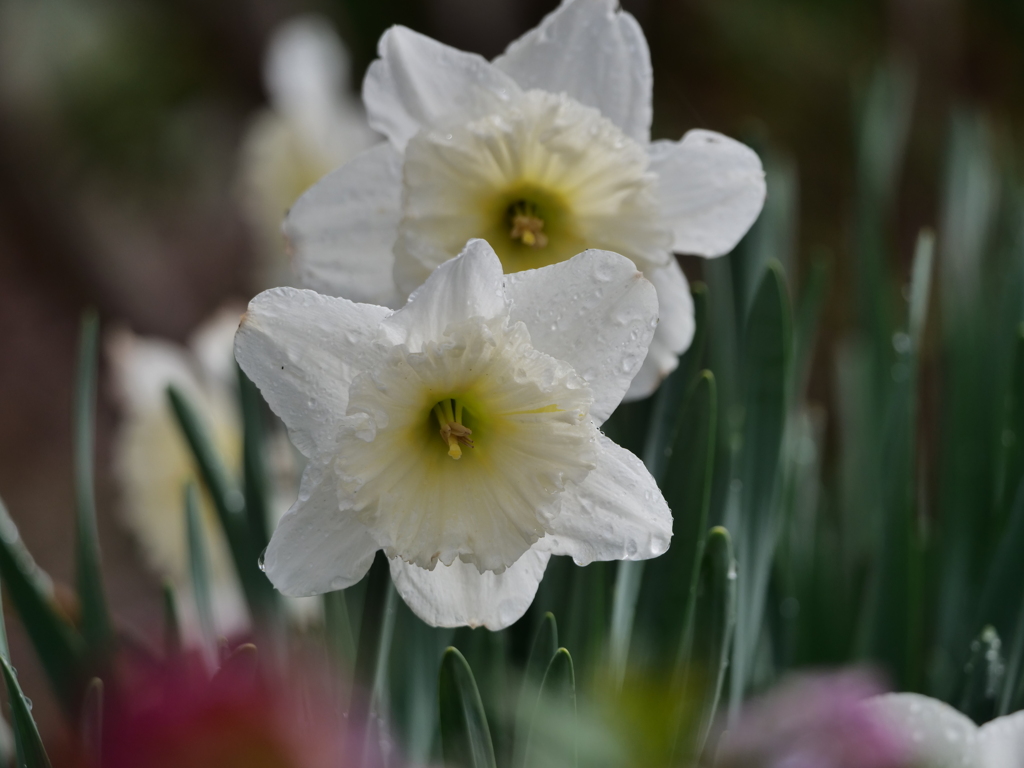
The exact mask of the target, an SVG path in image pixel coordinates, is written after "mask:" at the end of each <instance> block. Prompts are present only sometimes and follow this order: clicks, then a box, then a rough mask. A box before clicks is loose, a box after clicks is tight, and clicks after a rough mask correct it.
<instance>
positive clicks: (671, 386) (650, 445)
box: [643, 283, 708, 485]
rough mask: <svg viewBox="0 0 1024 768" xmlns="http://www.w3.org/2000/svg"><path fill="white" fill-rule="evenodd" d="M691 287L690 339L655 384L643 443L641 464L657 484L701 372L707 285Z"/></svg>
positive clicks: (661, 478) (705, 345) (705, 337)
mask: <svg viewBox="0 0 1024 768" xmlns="http://www.w3.org/2000/svg"><path fill="white" fill-rule="evenodd" d="M690 290H691V292H692V294H693V314H694V319H695V321H696V330H695V331H694V334H693V341H692V342H691V343H690V347H689V349H687V350H686V353H685V354H684V355H683V356H682V357H681V358H680V359H679V367H678V368H676V369H675V370H674V371H672V373H670V374H669V376H668V378H666V379H665V381H663V382H662V383H661V386H660V387H658V392H657V394H656V395H655V396H654V408H653V409H652V411H651V419H650V424H649V425H648V428H647V442H646V443H645V445H644V455H643V459H644V464H645V465H646V466H647V469H648V470H649V471H650V473H651V474H652V475H653V476H654V479H655V480H657V481H658V484H659V485H661V484H662V480H663V479H664V474H665V467H666V465H667V463H668V458H669V457H670V456H671V454H672V441H673V440H674V439H675V437H674V435H675V430H676V429H677V427H678V423H679V413H680V407H681V406H682V404H683V403H684V402H685V400H686V397H687V396H688V393H689V392H690V389H691V388H692V387H693V382H694V379H696V378H697V376H698V375H700V373H701V370H702V366H701V361H702V360H703V359H704V350H705V348H706V347H707V340H708V288H707V286H706V285H704V284H703V283H694V284H693V285H692V286H691V288H690Z"/></svg>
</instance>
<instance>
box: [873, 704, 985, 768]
mask: <svg viewBox="0 0 1024 768" xmlns="http://www.w3.org/2000/svg"><path fill="white" fill-rule="evenodd" d="M868 704H869V706H870V707H871V708H872V709H873V710H874V711H875V712H876V713H877V714H878V715H879V716H880V718H881V719H882V721H883V722H885V723H887V724H888V725H889V726H890V727H891V728H892V729H893V730H894V731H895V732H896V733H899V734H901V735H902V736H903V737H904V738H905V740H906V742H907V747H908V749H909V750H910V751H911V754H912V756H913V759H914V761H915V762H914V763H913V764H914V765H917V764H918V763H920V764H922V765H927V766H928V768H989V766H988V765H987V764H986V763H983V762H982V761H981V759H980V752H979V744H978V726H976V725H975V724H974V721H973V720H971V719H970V718H969V717H967V716H966V715H964V714H963V713H961V712H958V711H957V710H955V709H953V707H951V706H949V704H946V703H945V702H942V701H939V700H938V699H933V698H930V697H928V696H922V695H921V694H918V693H887V694H885V695H882V696H876V697H874V698H872V699H870V700H869V701H868Z"/></svg>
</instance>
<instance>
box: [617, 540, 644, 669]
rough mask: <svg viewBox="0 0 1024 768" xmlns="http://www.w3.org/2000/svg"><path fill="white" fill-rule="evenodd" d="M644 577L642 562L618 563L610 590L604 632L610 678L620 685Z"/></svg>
mask: <svg viewBox="0 0 1024 768" xmlns="http://www.w3.org/2000/svg"><path fill="white" fill-rule="evenodd" d="M643 575H644V561H643V560H622V561H620V562H619V564H618V567H617V568H616V569H615V587H614V588H613V590H612V618H611V626H610V627H609V630H608V657H609V659H608V660H609V666H610V667H611V672H612V679H613V680H614V681H615V684H616V685H617V686H620V687H621V686H622V682H623V680H624V679H625V677H626V663H627V662H628V660H629V645H630V640H631V639H632V636H633V620H634V618H635V616H636V601H637V598H638V597H639V596H640V584H641V582H642V580H643Z"/></svg>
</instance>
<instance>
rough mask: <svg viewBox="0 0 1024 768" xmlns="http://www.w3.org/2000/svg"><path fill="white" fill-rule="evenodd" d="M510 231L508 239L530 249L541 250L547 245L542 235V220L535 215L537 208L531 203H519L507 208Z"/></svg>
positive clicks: (545, 236)
mask: <svg viewBox="0 0 1024 768" xmlns="http://www.w3.org/2000/svg"><path fill="white" fill-rule="evenodd" d="M509 216H510V218H511V223H512V229H511V231H510V232H509V237H511V238H512V239H513V240H518V241H519V242H521V243H522V244H523V245H525V246H528V247H530V248H543V247H544V246H546V245H547V244H548V236H547V235H545V234H544V219H542V218H540V217H539V216H538V215H537V208H536V206H534V205H533V204H531V203H527V202H525V201H520V202H518V203H516V204H514V205H513V206H511V207H510V208H509Z"/></svg>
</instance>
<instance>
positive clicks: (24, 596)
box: [0, 502, 86, 715]
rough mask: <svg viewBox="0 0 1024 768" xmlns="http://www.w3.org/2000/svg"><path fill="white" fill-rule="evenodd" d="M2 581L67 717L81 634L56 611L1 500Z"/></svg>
mask: <svg viewBox="0 0 1024 768" xmlns="http://www.w3.org/2000/svg"><path fill="white" fill-rule="evenodd" d="M0 579H2V580H3V581H4V583H6V585H7V593H8V595H9V596H10V598H11V602H12V603H13V604H14V607H15V609H17V611H18V615H19V616H21V621H22V623H23V624H24V625H25V631H26V632H27V633H28V636H29V639H30V640H31V641H32V646H33V647H34V648H35V651H36V653H37V654H38V656H39V660H40V662H42V665H43V669H44V670H45V671H46V675H47V677H48V678H49V680H50V685H51V686H53V689H54V692H55V693H56V694H57V698H58V699H59V700H60V702H61V704H62V705H63V707H64V710H65V712H66V713H67V714H69V715H73V714H74V713H75V712H76V711H77V709H78V701H79V695H80V694H81V690H82V684H83V683H84V672H83V669H84V665H85V662H86V653H85V643H84V641H83V640H82V636H81V635H79V634H78V632H77V631H76V630H75V629H74V628H73V627H72V626H70V625H69V624H68V623H67V622H66V621H65V620H64V619H63V618H62V617H61V616H60V615H59V614H58V613H57V611H56V609H55V607H54V603H53V599H52V597H51V594H50V589H49V579H48V578H47V577H46V576H45V574H43V573H42V571H41V570H40V569H39V567H38V566H37V565H36V564H35V562H34V561H33V560H32V556H31V555H30V554H29V553H28V550H27V549H25V545H24V543H23V542H22V541H21V537H20V535H19V534H18V528H17V526H16V525H15V524H14V521H13V520H11V518H10V515H8V514H7V509H6V508H5V507H4V505H3V502H0Z"/></svg>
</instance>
